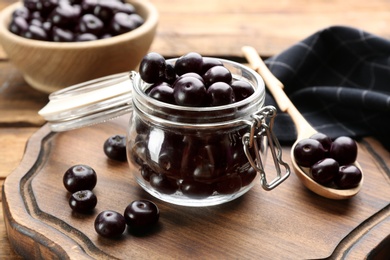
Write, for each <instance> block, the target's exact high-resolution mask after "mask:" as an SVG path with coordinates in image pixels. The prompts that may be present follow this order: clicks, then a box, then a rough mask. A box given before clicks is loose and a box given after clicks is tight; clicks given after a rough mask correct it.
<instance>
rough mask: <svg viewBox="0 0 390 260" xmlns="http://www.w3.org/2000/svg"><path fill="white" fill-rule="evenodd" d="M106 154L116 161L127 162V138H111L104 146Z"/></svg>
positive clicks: (117, 136) (118, 136) (116, 136)
mask: <svg viewBox="0 0 390 260" xmlns="http://www.w3.org/2000/svg"><path fill="white" fill-rule="evenodd" d="M103 150H104V153H105V154H106V155H107V157H108V158H110V159H112V160H116V161H126V160H127V153H126V136H124V135H113V136H111V137H109V138H108V139H107V140H106V141H105V142H104V145H103Z"/></svg>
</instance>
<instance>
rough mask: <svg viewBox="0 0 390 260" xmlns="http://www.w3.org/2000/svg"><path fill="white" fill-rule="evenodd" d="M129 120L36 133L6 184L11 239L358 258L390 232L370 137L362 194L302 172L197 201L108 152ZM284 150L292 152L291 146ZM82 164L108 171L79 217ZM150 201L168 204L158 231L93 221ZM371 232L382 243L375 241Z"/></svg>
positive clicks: (90, 248) (109, 249) (79, 248)
mask: <svg viewBox="0 0 390 260" xmlns="http://www.w3.org/2000/svg"><path fill="white" fill-rule="evenodd" d="M128 120H129V118H128V116H124V117H122V118H120V119H117V120H114V121H110V122H107V123H104V124H99V125H95V126H92V127H88V128H83V129H78V130H74V131H69V132H65V133H57V134H54V133H52V132H50V129H49V128H48V126H44V127H43V128H41V129H40V130H39V131H38V132H37V133H35V134H34V136H33V137H32V138H31V139H30V142H29V144H28V147H27V150H26V153H25V156H24V159H23V161H22V163H21V164H20V165H19V167H18V168H17V169H16V170H15V171H14V172H13V173H12V174H11V175H9V177H8V178H7V179H6V181H5V185H4V191H3V206H4V207H3V210H4V215H5V221H6V223H5V224H6V227H7V228H9V233H8V235H9V240H10V241H11V243H12V245H13V246H14V248H15V249H16V250H17V251H18V252H19V253H20V254H22V255H24V256H25V257H30V256H33V257H34V258H39V257H42V256H43V257H44V258H52V257H55V258H57V257H59V258H66V257H70V258H71V259H87V258H89V257H92V258H95V259H112V258H118V259H129V258H137V259H138V258H142V259H147V258H148V259H151V258H160V259H171V258H177V257H179V256H180V257H184V258H189V257H195V256H196V257H199V258H207V257H208V256H213V257H215V258H216V259H220V258H222V257H226V258H247V257H249V258H257V259H260V258H261V257H264V258H266V259H271V258H273V257H277V258H285V259H286V258H292V259H318V258H325V257H329V256H331V257H341V256H343V257H347V258H348V259H354V258H353V256H354V255H356V256H362V255H366V254H369V253H370V251H371V249H372V248H375V247H376V246H377V245H379V243H380V242H381V241H382V240H383V239H384V238H385V237H386V235H387V234H388V232H389V231H390V229H389V228H390V204H389V198H390V188H389V187H390V181H389V176H388V175H387V173H386V171H387V170H388V169H389V165H387V164H385V165H382V167H385V168H381V167H378V166H380V165H377V164H376V163H380V161H378V160H375V159H374V160H372V159H373V156H376V151H375V152H374V153H371V152H372V151H370V149H372V146H371V145H370V144H369V143H368V142H363V143H361V145H360V147H359V148H360V152H359V158H358V160H359V161H362V162H361V165H362V168H363V169H364V172H365V183H364V187H363V189H362V190H361V192H360V193H359V194H358V195H357V196H355V197H354V198H352V199H349V200H344V201H334V200H329V199H325V198H323V197H320V196H318V195H315V194H314V193H312V192H310V191H308V190H307V189H306V188H304V187H303V185H302V184H301V183H300V181H299V180H298V179H297V178H296V176H295V175H293V176H291V178H289V179H288V180H287V181H286V182H285V183H283V184H282V185H280V186H279V187H278V188H276V189H275V190H273V191H270V192H266V191H264V190H262V189H261V186H260V183H259V181H258V183H257V185H255V187H254V188H253V189H252V190H251V191H250V192H248V193H247V194H246V195H244V196H243V197H241V198H239V199H237V200H235V201H233V202H231V203H226V204H224V205H220V206H214V207H205V208H191V207H181V206H174V205H171V204H168V203H164V202H161V201H159V200H157V199H155V198H152V197H151V196H149V195H148V194H147V193H146V192H144V191H143V190H142V189H141V188H140V187H139V185H138V184H137V183H136V182H135V180H134V178H133V177H132V175H131V172H130V171H129V168H128V165H127V163H118V162H115V161H112V160H109V159H107V158H106V156H105V154H104V153H103V151H102V145H103V142H104V141H105V139H106V138H107V137H109V136H110V135H113V134H117V133H125V131H126V127H127V125H128ZM86 151H87V152H86ZM284 152H285V156H284V157H288V154H289V153H288V152H289V148H285V149H284ZM370 159H371V160H370ZM382 159H383V161H384V162H388V161H390V160H389V159H390V157H387V158H382ZM287 160H289V159H288V158H287ZM77 163H85V164H88V165H90V166H92V167H93V168H94V169H95V170H96V172H97V174H98V184H97V186H96V187H95V189H94V191H95V194H96V195H97V197H98V205H97V207H96V209H95V211H94V212H93V214H89V215H83V214H77V213H74V212H72V211H71V209H70V208H69V206H68V197H69V194H68V192H67V191H66V190H65V189H64V188H63V185H62V176H63V173H64V172H65V171H66V170H67V168H69V167H70V166H72V165H74V164H77ZM272 167H273V165H272V162H271V161H269V162H268V163H267V167H266V171H267V172H269V173H273V172H274V170H273V168H272ZM374 191H375V192H374ZM142 198H146V199H150V200H153V201H154V202H156V204H157V205H158V206H159V208H160V210H161V218H160V221H159V225H158V226H157V227H156V228H155V229H153V230H152V231H151V232H150V233H147V234H146V235H141V236H134V235H132V234H129V233H127V232H125V233H124V235H123V236H122V237H121V238H120V239H116V240H110V239H103V238H101V237H99V236H98V235H97V234H96V232H95V230H94V228H93V223H94V219H95V217H96V215H97V214H98V213H99V212H101V211H103V210H106V209H111V210H115V211H118V212H123V211H124V209H125V207H126V206H127V205H128V204H129V203H130V202H131V201H132V200H135V199H142ZM376 228H377V229H378V230H376ZM371 231H373V232H374V233H375V234H374V235H372V236H373V238H374V239H373V240H371V239H367V237H369V236H371ZM386 232H387V233H386ZM260 245H261V246H260Z"/></svg>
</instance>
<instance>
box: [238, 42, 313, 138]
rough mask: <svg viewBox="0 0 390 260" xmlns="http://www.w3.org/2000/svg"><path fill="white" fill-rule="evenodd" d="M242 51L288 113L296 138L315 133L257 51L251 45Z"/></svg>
mask: <svg viewBox="0 0 390 260" xmlns="http://www.w3.org/2000/svg"><path fill="white" fill-rule="evenodd" d="M242 52H243V53H244V55H245V57H246V59H247V60H248V62H249V64H250V65H251V67H252V68H253V69H254V70H255V71H257V73H259V74H260V76H261V77H262V78H263V80H264V82H265V85H266V86H267V88H268V90H269V91H270V92H271V94H272V96H273V97H274V99H275V101H276V103H277V104H278V106H279V109H280V110H281V111H282V112H286V113H288V114H289V115H290V117H291V119H292V121H293V122H294V125H295V127H296V129H297V133H298V139H302V138H305V137H308V136H311V135H312V134H315V133H316V132H317V131H316V130H315V129H314V128H313V127H312V126H311V125H310V124H309V122H307V121H306V119H305V118H304V117H303V116H302V114H301V113H300V112H299V111H298V109H297V108H296V107H295V106H294V104H293V103H292V102H291V100H290V99H289V98H288V97H287V95H286V93H285V92H284V90H283V87H284V86H283V83H281V82H280V81H279V80H278V79H277V78H276V77H275V76H274V75H273V74H272V72H271V71H270V70H269V69H268V67H267V66H266V65H265V63H264V61H263V60H262V59H261V57H260V56H259V54H258V53H257V51H256V50H255V49H254V48H253V47H250V46H244V47H242Z"/></svg>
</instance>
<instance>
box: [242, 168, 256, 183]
mask: <svg viewBox="0 0 390 260" xmlns="http://www.w3.org/2000/svg"><path fill="white" fill-rule="evenodd" d="M256 175H257V172H256V170H255V169H254V168H253V167H250V168H249V169H248V171H245V172H240V173H239V176H240V177H241V184H242V187H245V186H247V185H249V184H251V183H252V181H253V180H254V179H255V178H256Z"/></svg>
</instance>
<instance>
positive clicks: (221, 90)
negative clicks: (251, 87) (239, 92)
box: [207, 82, 235, 106]
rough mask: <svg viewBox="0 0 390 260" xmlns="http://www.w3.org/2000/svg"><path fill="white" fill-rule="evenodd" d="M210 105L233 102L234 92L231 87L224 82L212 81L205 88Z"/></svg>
mask: <svg viewBox="0 0 390 260" xmlns="http://www.w3.org/2000/svg"><path fill="white" fill-rule="evenodd" d="M207 95H208V96H209V100H210V106H222V105H228V104H232V103H234V100H235V98H234V92H233V89H232V87H230V85H228V84H227V83H225V82H216V83H213V84H212V85H211V86H210V87H209V88H208V89H207Z"/></svg>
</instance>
